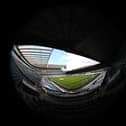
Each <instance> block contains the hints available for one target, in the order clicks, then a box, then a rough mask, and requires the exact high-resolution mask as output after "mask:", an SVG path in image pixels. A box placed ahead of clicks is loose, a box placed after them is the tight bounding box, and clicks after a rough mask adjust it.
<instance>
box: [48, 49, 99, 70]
mask: <svg viewBox="0 0 126 126" xmlns="http://www.w3.org/2000/svg"><path fill="white" fill-rule="evenodd" d="M48 63H49V64H59V65H66V69H63V70H64V71H68V70H73V69H76V68H80V67H86V66H89V65H95V64H98V63H99V62H97V61H95V60H92V59H89V58H86V57H82V56H79V55H76V54H73V53H68V52H65V51H63V50H58V49H53V52H52V55H51V57H50V59H49V62H48Z"/></svg>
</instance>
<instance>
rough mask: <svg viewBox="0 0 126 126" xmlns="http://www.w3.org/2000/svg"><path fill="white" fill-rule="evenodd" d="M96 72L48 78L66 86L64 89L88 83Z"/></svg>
mask: <svg viewBox="0 0 126 126" xmlns="http://www.w3.org/2000/svg"><path fill="white" fill-rule="evenodd" d="M96 76H97V74H90V75H76V76H75V75H74V76H71V75H68V76H65V77H50V78H49V80H51V81H53V82H55V83H56V84H58V85H60V86H62V87H64V88H66V89H71V90H72V89H77V88H79V87H81V86H84V85H86V84H88V82H90V81H91V80H93V79H94V78H95V77H96Z"/></svg>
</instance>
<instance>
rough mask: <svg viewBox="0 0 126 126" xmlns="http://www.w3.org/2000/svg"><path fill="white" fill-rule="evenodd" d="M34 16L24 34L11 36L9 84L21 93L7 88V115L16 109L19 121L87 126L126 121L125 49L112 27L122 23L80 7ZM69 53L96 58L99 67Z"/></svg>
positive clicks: (48, 9) (95, 11) (50, 10)
mask: <svg viewBox="0 0 126 126" xmlns="http://www.w3.org/2000/svg"><path fill="white" fill-rule="evenodd" d="M34 14H36V15H33V17H31V18H30V19H29V21H28V22H26V24H25V26H24V27H23V24H22V25H21V27H20V29H19V31H18V30H15V32H14V30H12V32H10V34H9V35H10V37H11V38H12V40H11V41H10V43H11V42H12V43H11V44H10V46H8V47H9V51H8V53H9V56H8V57H10V59H9V61H8V60H7V61H8V63H10V64H9V65H10V66H9V68H10V73H9V74H10V78H9V82H8V83H13V84H14V88H15V89H16V92H15V90H13V91H11V89H12V88H13V85H7V86H8V87H10V88H9V89H8V88H6V89H7V91H8V92H7V93H6V94H7V95H9V96H8V97H9V98H10V97H11V98H10V100H11V101H12V102H9V104H7V108H6V109H7V110H8V111H9V112H8V113H9V114H12V113H14V112H13V110H16V112H15V116H17V115H19V116H21V114H22V113H23V116H21V118H23V117H25V119H27V117H30V119H31V117H33V119H34V117H37V118H38V116H39V115H40V116H39V117H40V119H41V120H42V119H43V118H42V117H44V118H46V117H47V120H50V119H52V120H53V119H56V121H57V120H64V119H67V120H70V121H72V122H74V120H75V121H76V120H78V119H80V120H81V121H82V122H83V123H85V122H84V120H86V119H92V120H93V119H97V120H99V119H104V120H105V121H106V120H107V119H111V117H112V116H114V117H115V118H117V117H118V116H121V117H122V115H123V114H122V113H124V111H123V109H124V108H125V104H124V96H125V95H124V94H123V93H122V92H123V91H124V89H125V83H126V78H125V76H126V55H125V54H126V49H125V47H126V44H125V41H124V40H123V37H122V36H121V35H120V34H119V32H116V28H115V26H114V25H112V23H113V22H114V21H115V20H116V19H117V18H116V19H115V20H113V21H111V20H110V19H107V17H106V15H102V11H101V13H99V12H98V10H94V8H93V9H91V8H88V7H85V6H76V5H73V6H72V5H71V6H66V7H65V6H57V7H56V8H53V7H52V8H47V11H46V9H45V10H44V11H40V10H39V13H37V10H36V12H35V13H34ZM111 15H113V13H111V14H110V17H111ZM34 16H35V17H34ZM26 17H27V16H26ZM26 17H25V18H26ZM119 19H120V18H119ZM21 23H22V22H21ZM23 23H25V20H24V22H23ZM115 24H116V23H115ZM17 25H18V24H17ZM17 29H18V28H17ZM14 40H15V41H14ZM58 49H59V50H61V51H62V54H64V53H65V52H66V55H65V56H66V58H65V57H64V56H61V54H60V55H59V54H57V52H56V51H58ZM54 52H55V54H57V56H56V57H55V56H53V54H54ZM68 53H72V54H75V55H79V56H81V57H83V58H89V59H92V60H94V61H92V63H94V62H95V64H93V65H91V64H89V61H85V62H81V61H82V60H81V61H79V59H78V58H77V57H76V58H73V59H72V58H71V57H70V56H71V55H69V54H68ZM52 57H53V58H54V59H55V60H52ZM68 58H70V59H68ZM59 59H61V60H62V62H59ZM66 60H67V61H69V62H67V63H66ZM80 64H81V65H80ZM85 64H86V65H85ZM78 65H80V66H78ZM68 66H69V67H68ZM73 66H76V67H75V68H74V69H73V68H71V69H69V68H70V67H73ZM124 92H125V91H124ZM17 94H18V95H17ZM9 98H8V99H9ZM121 99H123V100H122V101H121ZM118 101H119V102H118ZM117 103H123V105H122V104H120V105H119V106H118V104H117ZM20 104H21V105H20ZM8 105H10V107H8ZM116 105H117V107H115V106H116ZM114 107H115V108H114ZM120 109H121V110H122V111H120ZM117 110H118V112H120V114H117V113H116V111H117ZM109 113H111V114H109ZM105 114H106V115H107V116H106V115H105ZM36 115H37V116H36ZM21 118H20V119H21ZM50 122H51V121H50ZM62 122H66V123H67V121H62Z"/></svg>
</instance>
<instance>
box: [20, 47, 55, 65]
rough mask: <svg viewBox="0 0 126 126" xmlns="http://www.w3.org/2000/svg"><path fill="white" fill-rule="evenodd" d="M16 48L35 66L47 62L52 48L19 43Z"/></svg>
mask: <svg viewBox="0 0 126 126" xmlns="http://www.w3.org/2000/svg"><path fill="white" fill-rule="evenodd" d="M18 49H19V50H20V53H21V54H22V55H23V56H24V57H25V59H26V60H28V61H29V62H30V63H31V64H32V65H35V66H37V65H40V64H48V61H49V58H50V56H51V54H52V51H53V48H49V47H44V46H33V45H20V46H18Z"/></svg>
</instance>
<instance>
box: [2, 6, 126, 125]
mask: <svg viewBox="0 0 126 126" xmlns="http://www.w3.org/2000/svg"><path fill="white" fill-rule="evenodd" d="M110 8H112V7H110ZM114 9H115V8H114ZM18 10H19V9H18ZM26 10H28V8H25V11H26ZM108 10H109V11H110V10H111V9H108ZM108 10H107V11H108ZM25 11H24V12H23V14H25ZM101 11H103V10H102V9H101ZM103 12H104V11H103ZM112 12H113V11H112ZM112 12H111V13H110V14H108V13H107V14H106V15H105V16H106V17H107V16H108V17H111V18H112V20H115V19H117V20H116V21H115V22H114V23H113V24H114V25H115V26H116V28H117V30H118V33H119V34H121V33H122V34H121V37H122V39H124V38H123V36H124V35H123V32H122V31H123V29H124V27H125V24H124V25H122V24H123V23H124V21H125V20H123V19H124V15H123V14H124V12H123V11H122V12H121V11H120V14H121V15H120V17H121V18H118V16H117V17H116V14H115V15H114V14H113V13H112ZM116 12H117V10H116ZM20 14H22V12H21V11H20ZM29 14H30V12H29V11H28V13H27V14H26V15H25V16H23V17H22V18H21V17H20V16H19V15H18V16H17V17H18V18H16V14H12V19H11V21H10V22H9V25H10V27H9V35H8V42H7V43H8V44H5V45H4V44H3V45H4V47H5V50H3V49H2V50H3V51H4V52H5V51H6V53H5V55H6V58H5V60H6V61H7V62H6V63H7V65H6V66H8V67H6V70H5V71H6V73H7V79H6V80H7V85H6V86H5V87H6V91H7V92H8V93H6V96H7V97H6V99H8V100H7V101H6V105H5V106H6V109H5V111H6V116H7V118H9V117H12V118H17V115H19V118H22V119H23V120H29V119H30V118H32V119H38V120H45V122H46V121H47V122H49V120H53V121H54V120H55V121H57V120H58V119H59V120H61V121H63V120H64V118H65V119H66V118H67V117H64V118H60V117H59V118H58V117H57V115H56V114H55V112H54V113H52V116H51V114H50V113H49V112H47V113H46V114H47V117H46V116H44V115H46V114H41V113H39V114H37V113H36V112H33V111H31V110H29V107H27V106H26V105H25V103H24V102H23V101H22V100H21V99H20V95H18V93H17V92H16V90H15V88H13V80H12V79H11V75H10V72H8V70H9V71H10V66H9V65H10V64H9V65H8V63H9V62H10V57H9V56H10V50H11V48H12V43H13V42H14V40H15V37H16V39H17V41H22V40H23V41H26V42H27V39H29V37H28V38H27V36H25V37H26V40H25V37H22V38H21V36H20V35H19V34H18V30H19V29H18V28H19V27H22V25H20V24H22V20H23V19H25V18H26V17H27V15H29ZM111 14H113V15H111ZM31 15H32V13H31ZM31 17H32V16H31ZM31 17H30V16H29V17H27V19H25V20H24V22H25V21H26V22H27V20H28V19H31ZM33 17H34V16H33ZM9 19H10V18H9ZM14 19H16V21H17V22H20V23H17V24H15V21H14ZM20 19H22V20H21V21H20ZM119 19H120V20H123V21H120V22H119ZM13 21H14V22H13ZM118 22H119V23H120V25H118ZM121 23H122V24H121ZM11 24H12V25H11ZM24 24H25V23H24ZM13 26H15V28H14V29H13V28H12V27H13ZM18 26H19V27H18ZM122 26H123V28H122ZM121 28H122V29H121ZM15 29H16V30H15ZM11 30H12V32H11ZM19 33H20V32H19ZM37 37H38V36H37ZM37 37H36V36H34V37H33V38H32V41H41V39H37ZM43 40H45V39H43ZM28 41H31V40H28ZM54 42H55V41H54ZM14 43H15V42H14ZM48 43H49V45H52V46H54V47H55V44H54V45H53V44H52V43H51V44H50V42H48ZM62 45H63V44H62ZM117 45H118V44H117ZM58 46H59V45H58ZM122 46H123V44H122ZM59 47H60V46H59ZM65 47H66V45H65ZM124 47H125V39H124V46H123V48H124ZM61 48H62V47H61ZM120 49H121V48H120ZM124 49H125V48H124ZM8 54H9V55H8ZM120 55H121V56H122V58H121V60H123V59H124V58H123V55H124V57H125V54H123V51H122V52H121V51H120V53H119V54H118V56H120ZM4 65H5V64H4ZM4 65H3V66H4ZM2 70H3V69H2ZM3 73H5V72H3ZM124 75H125V74H124ZM5 76H6V75H5ZM5 78H6V77H5ZM5 78H4V79H5ZM105 99H107V102H108V103H111V101H112V105H110V106H109V104H108V107H107V108H106V109H105V110H104V111H103V112H101V113H99V114H98V115H97V113H96V112H95V114H94V116H93V118H91V119H92V120H99V118H100V119H103V120H107V121H108V120H110V121H111V120H116V119H118V118H119V117H120V118H121V119H120V120H122V121H123V120H124V117H123V114H122V113H125V103H124V99H125V88H124V89H121V91H119V93H118V94H115V95H114V96H113V95H111V96H107V97H106V98H105ZM105 99H104V100H103V99H100V100H101V101H103V103H104V101H106V100H105ZM108 99H110V100H108ZM97 103H98V102H97ZM8 105H9V106H8ZM103 105H104V104H103ZM102 107H106V106H100V108H101V110H102ZM12 113H13V114H12ZM117 113H119V114H118V115H117ZM80 115H81V114H80ZM80 115H77V116H76V117H75V118H76V119H77V120H80V121H81V122H82V123H83V116H82V117H81V116H80ZM26 117H28V119H26ZM41 117H42V118H41ZM97 117H98V118H97ZM111 117H113V119H111ZM19 118H18V119H19ZM67 120H72V121H73V118H70V117H68V118H67ZM77 120H76V121H75V122H78V121H77ZM86 120H88V119H86ZM89 120H90V119H89ZM53 121H52V122H53ZM73 122H74V121H73ZM50 123H51V122H50ZM66 124H67V123H66Z"/></svg>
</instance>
